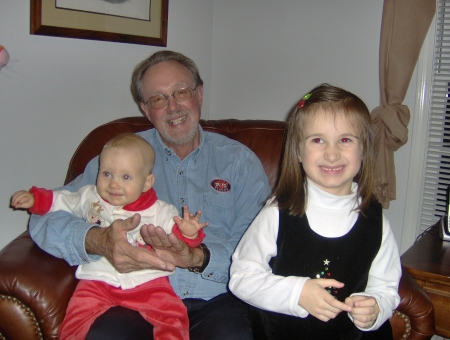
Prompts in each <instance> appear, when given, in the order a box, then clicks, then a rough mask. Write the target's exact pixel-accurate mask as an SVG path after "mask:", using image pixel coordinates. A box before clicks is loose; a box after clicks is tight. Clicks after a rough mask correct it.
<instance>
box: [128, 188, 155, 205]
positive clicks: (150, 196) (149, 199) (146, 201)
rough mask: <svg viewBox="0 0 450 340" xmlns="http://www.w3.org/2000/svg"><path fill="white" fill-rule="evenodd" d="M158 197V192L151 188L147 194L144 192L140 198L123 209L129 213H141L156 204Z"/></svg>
mask: <svg viewBox="0 0 450 340" xmlns="http://www.w3.org/2000/svg"><path fill="white" fill-rule="evenodd" d="M157 199H158V196H156V191H155V190H154V189H153V188H151V189H150V190H147V191H146V192H143V193H142V194H141V196H139V198H138V199H137V200H136V201H134V202H133V203H130V204H127V205H125V206H124V207H123V208H122V209H123V210H127V211H141V210H145V209H148V208H150V207H151V206H152V205H153V204H155V202H156V200H157Z"/></svg>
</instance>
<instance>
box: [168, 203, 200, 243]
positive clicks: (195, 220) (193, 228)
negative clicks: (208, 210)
mask: <svg viewBox="0 0 450 340" xmlns="http://www.w3.org/2000/svg"><path fill="white" fill-rule="evenodd" d="M201 216H202V212H201V211H200V210H199V211H197V213H196V214H195V215H194V214H193V213H191V212H189V209H188V207H187V206H184V207H183V219H181V218H179V217H178V216H175V217H174V218H173V220H174V222H175V223H176V224H177V225H178V228H179V229H180V230H181V232H182V233H183V235H184V236H185V237H187V238H197V236H198V231H199V230H200V229H203V228H204V227H206V226H207V225H208V222H204V223H200V222H199V221H200V217H201Z"/></svg>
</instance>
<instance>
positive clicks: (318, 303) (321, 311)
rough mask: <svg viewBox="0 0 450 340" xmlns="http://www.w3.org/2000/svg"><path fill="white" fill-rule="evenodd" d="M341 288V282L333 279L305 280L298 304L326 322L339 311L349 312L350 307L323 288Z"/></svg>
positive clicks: (342, 285)
mask: <svg viewBox="0 0 450 340" xmlns="http://www.w3.org/2000/svg"><path fill="white" fill-rule="evenodd" d="M327 287H334V288H342V287H344V284H343V283H342V282H339V281H336V280H333V279H311V280H307V281H306V282H305V285H304V286H303V290H302V293H301V294H300V298H299V300H298V304H299V305H300V306H301V307H302V308H304V309H305V310H306V311H307V312H308V313H309V314H311V315H313V316H315V317H316V318H318V319H319V320H322V321H325V322H327V321H328V320H330V319H334V318H335V317H336V316H337V315H338V314H339V313H340V312H342V311H346V312H351V311H352V307H351V306H349V305H348V304H345V303H343V302H340V301H339V300H337V299H335V298H334V296H332V295H331V294H330V293H328V292H327V291H326V289H325V288H327Z"/></svg>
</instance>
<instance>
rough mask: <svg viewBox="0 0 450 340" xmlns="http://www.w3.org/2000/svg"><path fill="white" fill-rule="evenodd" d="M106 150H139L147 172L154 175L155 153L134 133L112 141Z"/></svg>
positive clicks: (108, 143)
mask: <svg viewBox="0 0 450 340" xmlns="http://www.w3.org/2000/svg"><path fill="white" fill-rule="evenodd" d="M105 148H123V149H132V148H135V149H137V150H139V152H140V154H141V156H142V163H143V165H144V167H145V168H146V171H147V170H148V174H151V173H152V171H153V166H154V165H155V151H154V150H153V147H152V146H151V145H150V144H149V143H148V142H147V141H146V140H145V139H144V138H142V137H140V136H138V135H136V134H134V133H122V134H120V135H117V136H116V137H114V138H112V139H110V140H109V141H108V142H107V143H106V144H105V146H104V147H103V149H105Z"/></svg>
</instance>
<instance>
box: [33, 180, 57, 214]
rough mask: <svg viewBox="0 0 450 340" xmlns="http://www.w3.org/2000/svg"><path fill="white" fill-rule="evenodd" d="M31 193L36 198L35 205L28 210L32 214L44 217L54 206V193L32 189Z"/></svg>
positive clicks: (41, 189)
mask: <svg viewBox="0 0 450 340" xmlns="http://www.w3.org/2000/svg"><path fill="white" fill-rule="evenodd" d="M30 193H31V194H33V196H34V204H33V206H32V207H31V208H30V209H28V210H29V211H30V212H31V213H33V214H37V215H44V214H46V213H48V212H49V211H50V209H51V208H52V204H53V191H51V190H47V189H44V188H37V187H32V188H31V189H30Z"/></svg>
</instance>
